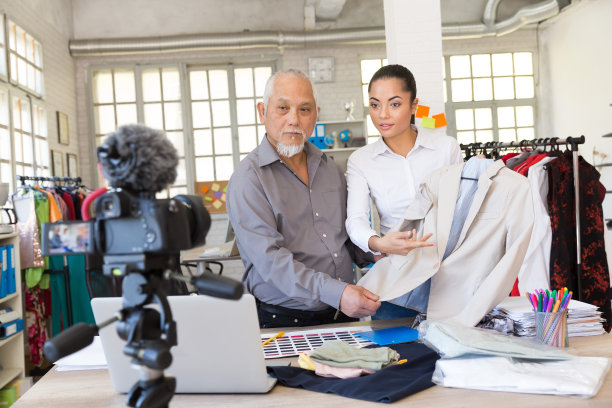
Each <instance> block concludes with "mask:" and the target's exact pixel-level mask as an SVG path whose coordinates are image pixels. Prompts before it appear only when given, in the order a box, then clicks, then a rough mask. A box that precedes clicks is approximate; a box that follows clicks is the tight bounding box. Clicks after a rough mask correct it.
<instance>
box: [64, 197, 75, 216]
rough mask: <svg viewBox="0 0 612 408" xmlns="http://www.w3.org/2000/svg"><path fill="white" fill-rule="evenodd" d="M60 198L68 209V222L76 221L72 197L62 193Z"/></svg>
mask: <svg viewBox="0 0 612 408" xmlns="http://www.w3.org/2000/svg"><path fill="white" fill-rule="evenodd" d="M62 198H63V199H64V201H65V202H66V206H67V207H68V213H70V220H72V221H74V220H76V215H75V211H74V202H73V201H72V196H71V195H70V193H63V194H62Z"/></svg>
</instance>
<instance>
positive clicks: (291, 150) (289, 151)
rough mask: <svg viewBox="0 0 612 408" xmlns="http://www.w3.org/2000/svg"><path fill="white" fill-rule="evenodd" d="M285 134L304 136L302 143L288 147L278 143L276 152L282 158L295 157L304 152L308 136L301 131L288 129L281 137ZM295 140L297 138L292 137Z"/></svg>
mask: <svg viewBox="0 0 612 408" xmlns="http://www.w3.org/2000/svg"><path fill="white" fill-rule="evenodd" d="M285 133H299V134H301V135H302V143H299V144H290V145H286V144H284V143H282V142H277V143H276V151H277V152H278V154H279V155H280V156H284V157H293V156H295V155H296V154H298V153H301V152H302V150H304V143H305V142H306V134H305V133H304V132H303V131H302V130H300V129H287V130H283V131H282V132H281V137H282V135H284V134H285ZM292 139H295V136H292Z"/></svg>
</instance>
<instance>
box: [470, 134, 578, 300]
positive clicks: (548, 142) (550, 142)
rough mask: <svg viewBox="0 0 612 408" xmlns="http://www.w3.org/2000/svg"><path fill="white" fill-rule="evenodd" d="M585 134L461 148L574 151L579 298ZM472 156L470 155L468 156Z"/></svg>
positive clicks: (476, 144)
mask: <svg viewBox="0 0 612 408" xmlns="http://www.w3.org/2000/svg"><path fill="white" fill-rule="evenodd" d="M584 140H585V139H584V135H582V136H580V137H571V136H570V137H567V138H565V139H560V138H558V137H553V138H545V139H533V140H521V141H520V142H485V143H469V144H461V145H460V146H461V150H467V151H468V153H471V152H476V151H478V150H481V151H482V152H486V151H487V150H490V149H492V150H493V151H494V152H496V151H497V150H498V149H508V148H522V149H525V148H528V147H531V148H533V149H534V150H535V149H536V148H537V147H545V146H563V145H565V146H566V148H567V149H568V150H569V151H571V152H572V163H573V165H572V166H573V171H574V174H573V176H574V197H575V200H574V202H575V207H576V208H575V212H576V278H577V281H578V300H582V244H581V242H580V191H579V179H578V175H579V173H578V145H581V144H584ZM467 157H470V156H467Z"/></svg>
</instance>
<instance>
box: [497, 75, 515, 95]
mask: <svg viewBox="0 0 612 408" xmlns="http://www.w3.org/2000/svg"><path fill="white" fill-rule="evenodd" d="M493 88H494V89H495V99H497V100H500V99H514V81H513V78H512V77H504V78H493Z"/></svg>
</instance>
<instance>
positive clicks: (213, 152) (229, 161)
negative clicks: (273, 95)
mask: <svg viewBox="0 0 612 408" xmlns="http://www.w3.org/2000/svg"><path fill="white" fill-rule="evenodd" d="M271 74H272V67H271V66H263V67H236V68H233V67H228V68H224V69H220V68H214V69H203V68H193V69H192V70H191V71H190V72H189V83H190V90H191V95H190V96H191V116H192V124H193V140H194V157H195V180H196V181H211V180H228V179H229V178H230V176H231V174H232V172H233V171H234V165H235V164H236V163H238V161H239V160H241V159H243V158H244V157H245V156H246V155H247V154H248V153H249V152H250V151H251V150H253V149H254V148H255V147H257V145H258V144H259V142H260V141H261V139H262V138H263V137H264V135H265V129H264V126H263V125H259V124H258V118H257V110H256V105H257V102H258V101H259V100H261V98H262V97H263V93H264V88H265V85H266V81H267V80H268V78H269V77H270V75H271ZM232 115H235V119H232ZM233 134H237V135H238V137H237V143H235V140H234V138H233V137H232V135H233Z"/></svg>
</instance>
